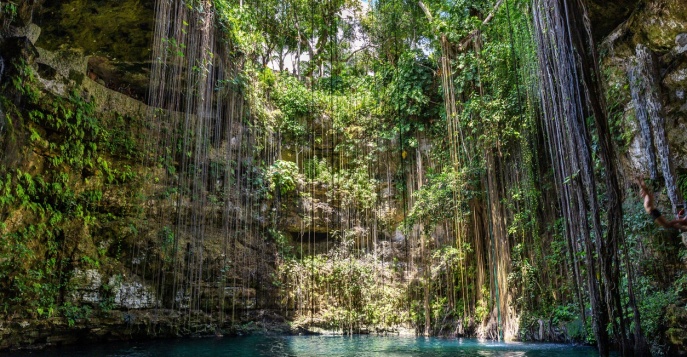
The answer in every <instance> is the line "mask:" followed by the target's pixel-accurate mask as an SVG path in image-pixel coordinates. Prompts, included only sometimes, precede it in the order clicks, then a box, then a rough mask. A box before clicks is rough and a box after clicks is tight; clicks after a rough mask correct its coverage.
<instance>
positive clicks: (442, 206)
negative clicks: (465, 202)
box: [404, 169, 466, 232]
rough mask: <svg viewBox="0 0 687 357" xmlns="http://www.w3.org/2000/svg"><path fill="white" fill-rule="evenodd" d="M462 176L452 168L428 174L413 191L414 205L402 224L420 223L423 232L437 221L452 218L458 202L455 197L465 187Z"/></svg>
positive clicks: (428, 230) (430, 229) (427, 230)
mask: <svg viewBox="0 0 687 357" xmlns="http://www.w3.org/2000/svg"><path fill="white" fill-rule="evenodd" d="M464 177H465V176H464V175H461V173H457V172H455V171H453V170H452V169H445V170H444V172H442V173H440V174H437V175H429V177H428V181H429V182H428V183H427V184H426V185H424V186H422V188H420V189H419V190H417V191H415V192H414V193H413V195H414V196H415V200H416V201H415V205H414V206H413V207H412V209H411V210H410V212H409V214H408V218H407V219H406V220H405V222H404V224H405V225H406V226H407V227H412V226H413V225H415V224H417V223H422V224H424V229H425V232H431V231H432V230H433V229H434V227H435V226H436V225H437V224H438V223H440V222H443V221H445V220H447V219H450V218H452V217H453V216H454V214H455V213H456V210H455V209H456V206H455V205H457V204H460V202H458V201H457V200H456V197H458V195H459V192H460V191H462V190H465V188H466V182H465V180H464Z"/></svg>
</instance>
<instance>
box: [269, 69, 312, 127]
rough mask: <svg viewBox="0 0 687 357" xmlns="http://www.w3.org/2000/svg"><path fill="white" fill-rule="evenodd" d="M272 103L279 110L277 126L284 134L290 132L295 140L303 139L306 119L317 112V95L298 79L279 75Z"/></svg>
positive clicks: (310, 118) (309, 118)
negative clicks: (279, 115)
mask: <svg viewBox="0 0 687 357" xmlns="http://www.w3.org/2000/svg"><path fill="white" fill-rule="evenodd" d="M272 98H273V99H274V103H275V104H276V106H277V108H279V110H280V111H281V117H280V118H279V122H278V128H279V130H280V131H282V132H283V133H285V134H290V135H291V136H292V137H293V138H294V139H295V140H304V139H305V135H306V127H305V124H304V123H305V122H306V120H312V118H313V117H314V116H315V115H317V114H318V112H319V111H318V106H317V104H318V101H319V96H317V97H316V94H315V92H314V91H311V90H309V89H308V88H306V87H305V85H303V83H301V82H300V81H299V80H298V79H296V78H295V77H292V76H289V75H281V76H279V78H278V81H277V83H276V85H275V89H274V93H273V95H272Z"/></svg>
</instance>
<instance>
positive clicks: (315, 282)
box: [277, 241, 408, 333]
mask: <svg viewBox="0 0 687 357" xmlns="http://www.w3.org/2000/svg"><path fill="white" fill-rule="evenodd" d="M348 242H349V243H348V244H347V243H343V244H342V245H341V246H339V247H338V248H336V249H333V250H332V251H330V252H329V253H327V254H326V255H317V256H313V257H307V258H304V259H302V260H295V259H287V260H286V261H285V262H284V264H282V265H281V266H279V274H278V277H279V282H278V284H277V285H278V286H280V287H281V289H282V290H281V292H282V304H285V305H286V306H287V307H288V308H293V309H295V310H296V316H295V317H296V320H302V321H303V322H307V321H308V317H309V316H310V315H309V314H310V307H311V306H314V307H315V311H314V313H315V314H317V316H318V318H317V321H318V322H317V324H318V325H319V326H322V327H325V328H333V329H340V330H342V331H343V332H353V333H355V332H357V331H359V330H360V329H362V328H365V327H375V328H390V327H393V326H396V325H398V324H399V323H402V322H404V321H407V319H408V315H407V313H406V309H405V308H404V305H405V304H404V300H403V295H402V289H401V287H400V286H398V285H397V284H393V283H391V281H392V280H391V276H393V275H394V274H395V273H394V272H392V271H390V270H389V268H388V267H380V266H378V265H377V263H376V262H375V261H374V260H373V259H372V257H371V256H365V257H362V258H360V259H356V258H353V257H352V256H351V252H350V241H348ZM384 282H386V283H384Z"/></svg>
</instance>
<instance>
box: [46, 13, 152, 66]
mask: <svg viewBox="0 0 687 357" xmlns="http://www.w3.org/2000/svg"><path fill="white" fill-rule="evenodd" d="M154 18H155V16H154V2H153V1H151V0H145V1H141V0H122V1H107V0H99V1H87V0H71V1H66V2H61V1H55V2H49V3H47V4H46V5H45V8H44V9H43V11H42V14H41V16H40V18H39V19H37V21H36V22H37V23H38V25H39V26H41V27H42V28H43V35H42V36H41V37H40V38H39V39H38V43H37V46H39V47H43V48H46V49H48V50H52V51H54V50H57V49H58V48H60V47H64V46H68V47H79V48H82V49H83V50H84V51H85V53H86V54H87V55H93V54H98V55H103V56H106V57H108V58H113V59H115V58H116V59H118V60H124V61H144V60H149V59H150V55H151V49H150V47H151V38H152V34H153V20H154Z"/></svg>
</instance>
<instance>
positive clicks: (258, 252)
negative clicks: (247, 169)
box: [0, 1, 279, 350]
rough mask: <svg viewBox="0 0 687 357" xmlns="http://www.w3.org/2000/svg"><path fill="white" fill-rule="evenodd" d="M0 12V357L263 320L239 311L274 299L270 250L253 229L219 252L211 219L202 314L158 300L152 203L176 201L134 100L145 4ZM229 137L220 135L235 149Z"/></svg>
mask: <svg viewBox="0 0 687 357" xmlns="http://www.w3.org/2000/svg"><path fill="white" fill-rule="evenodd" d="M6 6H7V5H6V4H5V3H2V4H0V10H1V11H2V15H1V17H0V20H3V25H4V27H3V28H2V32H1V33H0V87H1V88H2V93H0V97H1V100H0V173H1V175H0V176H1V177H2V178H1V179H0V187H2V190H1V191H2V193H1V194H0V196H2V199H0V201H1V202H0V236H2V242H0V271H1V272H0V290H1V291H3V294H2V297H0V350H4V349H8V348H25V347H36V346H46V345H59V344H62V343H73V342H77V341H98V340H109V339H127V338H132V337H145V336H179V335H188V334H219V333H227V332H229V333H230V332H232V331H235V330H234V329H235V328H236V326H240V325H241V323H242V322H247V321H249V320H250V321H262V320H265V319H267V320H273V317H271V315H269V314H268V315H265V314H262V315H260V317H259V318H256V317H255V316H252V315H251V314H252V312H246V311H248V309H251V308H253V307H256V306H272V305H274V301H275V299H274V298H273V297H272V295H271V294H272V293H273V291H274V287H273V286H272V284H271V282H272V280H271V279H270V272H273V271H274V268H273V259H274V251H275V248H274V246H271V245H270V243H269V242H266V241H264V240H263V239H259V238H258V234H259V232H257V228H256V230H255V231H250V232H243V233H242V234H241V237H239V238H238V239H237V241H236V243H235V245H234V246H233V247H232V250H231V252H227V251H226V250H222V249H221V248H220V244H219V243H217V242H220V241H221V237H222V236H223V234H224V227H223V220H222V219H221V217H219V218H217V219H216V220H215V221H214V223H215V224H214V225H209V226H208V227H207V229H206V232H205V234H206V237H207V243H206V245H205V246H204V247H203V248H204V249H203V251H204V254H205V256H204V258H203V259H204V260H203V265H202V266H203V267H204V268H205V269H206V271H208V273H206V275H205V276H203V277H202V280H203V282H202V284H200V285H201V288H200V289H201V291H202V292H201V293H199V294H200V297H199V300H201V301H203V304H204V306H210V305H211V304H212V307H208V308H205V309H199V310H196V311H189V310H188V306H186V307H184V304H185V302H184V301H185V299H187V297H186V295H185V294H184V293H181V294H179V295H178V296H177V298H176V300H175V301H164V300H163V299H162V298H161V294H160V291H161V289H165V285H164V284H161V283H160V280H158V279H160V278H161V277H160V275H159V274H161V273H160V271H161V270H160V268H159V265H160V264H164V262H165V259H169V257H168V256H166V255H165V254H169V253H168V251H169V250H167V251H165V249H168V248H164V247H162V246H161V245H164V244H166V243H165V242H166V240H165V239H167V238H169V237H168V234H169V231H168V230H169V228H168V227H167V228H165V227H162V225H161V224H159V223H158V222H156V220H155V217H156V214H155V211H154V210H153V209H152V208H153V207H157V208H159V209H169V210H172V209H176V208H175V207H176V206H169V207H160V206H159V205H158V204H157V202H162V201H164V199H165V197H169V196H170V195H174V192H173V190H171V189H170V188H169V187H166V186H164V185H162V184H161V183H160V182H158V179H157V178H156V177H157V176H159V173H158V172H157V171H156V170H157V168H156V167H155V165H150V162H151V160H152V161H153V162H154V161H155V158H153V157H151V155H153V153H154V152H155V150H153V148H152V146H154V143H155V142H156V141H155V135H156V134H155V131H154V130H152V129H151V125H150V124H149V123H148V121H147V118H149V117H150V115H151V113H153V111H154V110H153V108H150V107H148V106H147V105H146V104H145V103H144V101H145V99H146V96H147V94H148V93H147V92H148V81H149V74H148V72H149V69H150V54H151V52H150V45H151V44H150V43H151V36H152V23H153V19H154V16H153V1H143V2H142V1H121V2H120V1H117V2H112V1H97V2H86V1H70V2H48V3H43V2H40V1H23V2H19V4H18V5H17V8H16V9H15V8H7V7H6ZM240 131H241V130H240V129H237V132H240ZM237 136H238V139H236V138H229V139H231V140H232V143H233V141H237V144H236V145H235V146H236V148H238V147H240V146H241V145H242V143H241V139H240V138H241V135H239V134H237ZM244 159H245V160H248V161H249V160H250V158H249V157H246V158H244ZM237 197H238V202H236V204H235V205H234V208H235V210H236V212H249V207H246V206H245V204H244V203H242V200H243V199H244V198H245V197H244V196H242V195H237ZM180 204H181V205H182V206H183V204H184V202H181V203H180ZM208 210H209V211H211V212H210V213H209V215H210V216H213V215H215V216H220V215H218V214H217V212H216V209H215V207H209V208H208ZM250 212H253V211H250ZM259 215H260V212H259V211H256V212H255V213H254V214H252V215H251V214H248V213H246V214H245V215H244V214H238V213H237V216H238V217H240V218H238V219H237V222H236V224H243V223H245V222H243V221H244V220H255V221H256V222H259V221H260V218H259ZM246 225H247V224H246ZM252 226H258V227H259V226H260V223H254V224H252ZM180 241H181V243H180V244H182V245H183V246H186V244H185V243H184V241H183V240H181V239H180ZM184 254H186V255H187V256H188V255H189V254H192V253H191V252H186V253H184ZM226 254H231V257H232V260H233V261H232V264H234V266H235V268H234V269H233V270H232V271H233V273H232V274H233V275H232V276H231V277H229V278H228V279H227V280H228V281H229V283H227V284H226V285H223V286H215V282H216V281H217V279H216V278H215V276H214V275H213V274H216V273H213V271H215V270H218V269H220V268H218V264H219V263H218V262H219V261H221V260H222V259H224V258H223V257H225V255H226ZM217 274H219V272H217ZM164 278H165V279H169V280H168V281H174V280H175V279H180V278H181V277H179V276H176V277H175V274H174V273H169V274H167V275H166V276H165V277H164ZM167 296H168V295H167ZM220 299H222V300H220ZM171 305H176V309H174V310H171V309H167V308H168V307H169V306H171ZM215 305H217V306H220V305H221V306H226V308H225V309H224V310H222V311H223V312H224V313H226V314H227V315H228V316H230V318H226V319H223V320H222V321H227V320H229V321H231V320H234V322H233V323H226V324H225V323H224V322H220V321H219V320H217V319H216V316H214V315H213V314H211V313H208V311H209V310H208V309H210V310H214V311H217V310H218V308H217V307H216V306H215ZM220 310H221V309H220ZM274 318H277V321H279V318H278V317H274ZM184 321H185V322H184ZM189 322H190V323H189Z"/></svg>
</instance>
